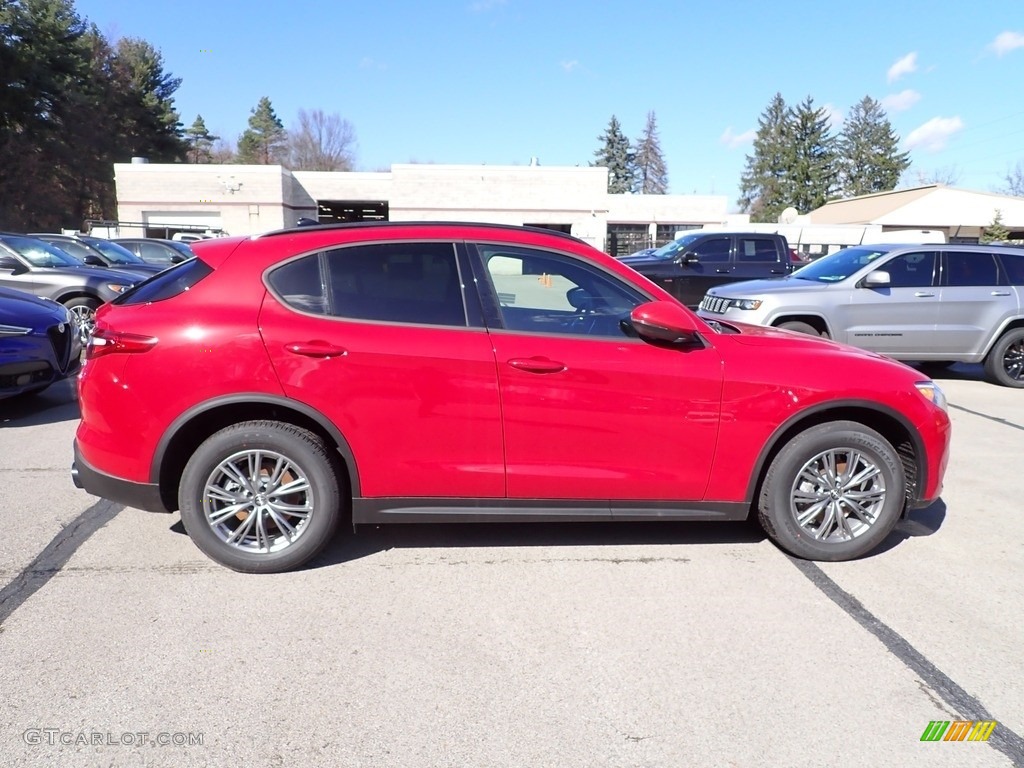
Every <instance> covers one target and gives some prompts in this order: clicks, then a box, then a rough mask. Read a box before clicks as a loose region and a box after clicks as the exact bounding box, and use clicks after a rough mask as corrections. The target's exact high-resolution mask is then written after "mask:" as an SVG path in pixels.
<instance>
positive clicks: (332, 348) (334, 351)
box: [284, 339, 348, 357]
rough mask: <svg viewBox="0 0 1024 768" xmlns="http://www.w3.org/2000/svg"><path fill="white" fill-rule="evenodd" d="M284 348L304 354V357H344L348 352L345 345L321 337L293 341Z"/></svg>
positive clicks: (295, 353)
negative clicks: (340, 345) (323, 339)
mask: <svg viewBox="0 0 1024 768" xmlns="http://www.w3.org/2000/svg"><path fill="white" fill-rule="evenodd" d="M284 348H285V349H287V350H288V351H289V352H291V353H292V354H293V355H302V356H303V357H343V356H345V355H347V354H348V350H347V349H345V348H344V347H339V346H338V345H336V344H331V343H330V342H327V341H322V340H321V339H314V340H313V341H292V342H289V343H288V344H285V345H284Z"/></svg>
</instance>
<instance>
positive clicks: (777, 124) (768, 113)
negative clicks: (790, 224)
mask: <svg viewBox="0 0 1024 768" xmlns="http://www.w3.org/2000/svg"><path fill="white" fill-rule="evenodd" d="M791 122H792V121H791V115H790V111H789V109H788V108H787V107H786V102H785V100H784V99H783V98H782V94H781V93H776V94H775V96H774V97H773V98H772V100H771V102H770V103H769V104H768V106H767V107H766V108H765V110H764V112H762V113H761V117H760V118H758V121H757V124H758V128H757V136H756V137H755V138H754V154H753V155H747V163H746V168H745V169H744V171H743V175H742V176H741V177H740V199H739V201H738V202H739V206H740V210H741V211H744V212H745V213H749V214H750V220H751V221H752V222H775V221H778V218H779V214H780V213H782V211H784V210H785V209H786V208H787V207H788V206H790V205H792V203H791V201H790V199H791V189H792V184H791V180H790V173H791V170H792V166H793V160H794V156H793V143H792V142H793V139H792V128H791Z"/></svg>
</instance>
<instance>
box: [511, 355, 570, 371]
mask: <svg viewBox="0 0 1024 768" xmlns="http://www.w3.org/2000/svg"><path fill="white" fill-rule="evenodd" d="M508 364H509V365H511V366H512V367H513V368H515V369H516V370H519V371H527V372H529V373H559V372H560V371H564V370H565V363H560V362H558V361H557V360H548V358H546V357H516V358H513V359H511V360H509V361H508Z"/></svg>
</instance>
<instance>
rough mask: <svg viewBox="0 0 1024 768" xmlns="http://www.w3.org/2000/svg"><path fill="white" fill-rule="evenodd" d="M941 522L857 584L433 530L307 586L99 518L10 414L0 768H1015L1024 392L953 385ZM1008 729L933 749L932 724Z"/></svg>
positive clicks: (620, 532)
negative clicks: (236, 567)
mask: <svg viewBox="0 0 1024 768" xmlns="http://www.w3.org/2000/svg"><path fill="white" fill-rule="evenodd" d="M940 381H941V383H942V384H943V387H944V388H945V390H946V392H947V394H948V396H949V399H950V402H951V407H950V413H951V416H952V419H953V422H954V430H955V431H954V438H953V440H954V442H953V456H952V460H951V464H950V468H949V472H948V474H947V477H946V489H945V492H944V494H943V497H942V499H941V500H940V501H939V502H937V503H936V504H934V505H933V506H932V507H930V508H928V509H926V510H920V511H917V512H914V513H912V515H911V518H910V519H909V520H907V521H905V522H903V523H901V524H900V527H899V528H898V529H897V531H896V532H894V534H893V535H892V536H891V538H890V539H889V540H888V541H887V543H886V545H885V546H884V547H883V548H882V550H881V551H880V552H877V553H875V554H874V555H872V556H870V557H868V558H865V559H863V560H860V561H857V562H851V563H839V564H821V565H819V564H812V563H806V562H801V561H796V560H793V559H791V558H789V557H787V556H786V555H784V554H783V553H782V552H781V551H780V550H778V549H777V548H776V547H774V546H773V545H772V544H771V543H770V542H769V541H768V540H767V539H766V538H765V537H764V536H763V534H761V533H760V531H759V530H758V529H757V528H756V527H755V526H754V525H753V524H752V523H751V524H732V523H728V524H726V523H722V524H682V523H679V524H676V523H662V524H658V523H642V524H638V523H630V524H626V523H621V524H595V525H576V526H572V525H566V524H561V525H555V524H551V525H528V526H511V525H493V526H469V525H444V526H430V527H412V526H410V527H391V528H380V529H372V530H367V531H361V532H360V534H359V535H358V536H356V537H351V536H342V537H340V538H339V540H338V541H337V542H336V543H335V544H334V545H333V546H332V547H331V548H330V549H329V550H328V551H327V553H326V554H325V555H323V556H321V557H320V558H319V559H318V560H317V561H315V563H314V565H313V566H312V567H310V568H307V569H305V570H303V571H301V572H297V573H290V574H283V575H276V576H246V575H240V574H236V573H233V572H231V571H228V570H225V569H223V568H221V567H219V566H217V565H215V564H214V563H212V562H211V561H209V560H207V559H206V558H205V557H204V556H203V555H202V554H201V553H200V552H199V551H198V550H197V549H196V548H195V547H194V546H193V545H192V544H191V542H190V540H189V539H188V537H187V536H186V535H185V534H184V531H183V529H182V527H181V524H180V521H179V519H178V516H177V515H173V516H166V515H153V514H148V513H143V512H140V511H137V510H133V509H122V508H121V507H119V506H117V505H114V504H111V503H109V502H106V501H102V500H99V499H96V498H94V497H90V496H88V495H87V494H85V493H84V492H83V491H79V490H77V489H75V488H74V486H73V485H72V483H71V480H70V476H69V472H68V468H69V464H70V460H71V439H72V435H73V433H74V429H75V426H76V424H77V406H76V403H75V399H74V389H73V386H72V385H71V384H70V383H67V382H65V383H63V384H61V385H59V386H55V387H53V388H52V389H51V390H49V391H48V392H46V393H45V394H44V395H42V396H40V397H39V398H37V400H36V402H34V403H9V402H0V521H2V530H3V536H0V755H2V757H0V763H2V764H3V765H4V766H40V765H47V766H57V765H67V766H77V765H82V766H96V765H103V766H122V765H123V766H129V765H131V766H137V765H147V766H181V765H210V766H231V767H232V768H233V767H235V766H242V765H245V766H293V765H294V766H315V765H325V766H327V765H329V766H452V767H456V766H458V767H459V768H462V767H463V766H559V767H560V766H686V765H715V766H737V767H738V766H744V767H746V766H831V765H835V766H849V765H871V766H889V765H892V766H905V765H913V766H918V765H920V766H964V765H972V766H1009V765H1017V766H1021V765H1024V739H1022V735H1024V684H1022V682H1024V651H1022V648H1024V620H1022V617H1024V596H1022V585H1024V558H1022V557H1021V554H1022V544H1021V542H1022V540H1024V511H1022V507H1024V504H1022V501H1021V495H1020V485H1021V483H1020V479H1021V475H1020V474H1018V473H1020V472H1022V469H1021V466H1020V463H1021V458H1022V457H1024V392H1021V391H1015V390H1009V389H1004V388H999V387H995V386H992V385H990V384H987V383H985V382H983V381H982V380H981V375H980V367H979V366H962V365H961V366H954V367H953V368H952V369H950V371H949V372H948V373H947V374H945V375H944V376H941V377H940ZM957 720H971V721H982V720H985V721H988V720H994V721H996V722H997V723H998V724H997V725H996V726H995V729H994V731H992V734H991V736H990V738H989V739H988V741H987V742H981V741H974V742H972V741H963V742H952V741H950V742H945V741H940V742H934V743H932V742H922V741H921V737H922V734H923V733H924V731H925V729H926V728H927V727H928V725H929V723H930V722H931V721H957Z"/></svg>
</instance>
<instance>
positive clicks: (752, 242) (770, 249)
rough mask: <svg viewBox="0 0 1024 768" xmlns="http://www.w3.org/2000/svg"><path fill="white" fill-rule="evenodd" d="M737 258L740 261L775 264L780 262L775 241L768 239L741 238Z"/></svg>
mask: <svg viewBox="0 0 1024 768" xmlns="http://www.w3.org/2000/svg"><path fill="white" fill-rule="evenodd" d="M736 258H737V259H738V260H739V261H753V262H762V263H763V262H773V261H778V260H779V250H778V248H776V247H775V241H774V240H771V239H769V238H767V237H741V238H739V240H738V243H737V250H736Z"/></svg>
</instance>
